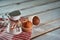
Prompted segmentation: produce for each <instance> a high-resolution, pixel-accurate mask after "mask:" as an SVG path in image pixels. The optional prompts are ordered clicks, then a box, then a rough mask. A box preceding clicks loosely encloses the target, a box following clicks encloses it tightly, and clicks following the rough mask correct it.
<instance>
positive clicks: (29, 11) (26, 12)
mask: <svg viewBox="0 0 60 40" xmlns="http://www.w3.org/2000/svg"><path fill="white" fill-rule="evenodd" d="M57 7H60V1H59V2H55V3H51V4H47V5H43V6H38V7H34V8H30V9H26V10H22V11H21V13H22V15H23V16H25V15H30V14H32V13H37V12H41V11H45V10H48V9H53V8H57Z"/></svg>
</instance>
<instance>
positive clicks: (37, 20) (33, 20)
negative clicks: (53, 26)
mask: <svg viewBox="0 0 60 40" xmlns="http://www.w3.org/2000/svg"><path fill="white" fill-rule="evenodd" d="M32 23H33V24H34V25H38V24H39V23H40V19H39V17H38V16H34V17H33V19H32Z"/></svg>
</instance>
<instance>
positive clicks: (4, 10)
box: [0, 0, 54, 13]
mask: <svg viewBox="0 0 60 40" xmlns="http://www.w3.org/2000/svg"><path fill="white" fill-rule="evenodd" d="M53 1H54V0H53ZM46 2H49V0H48V1H47V0H46ZM46 2H44V1H32V2H27V3H22V4H20V5H12V6H7V7H0V13H7V12H11V11H14V10H19V9H22V8H28V7H30V6H35V5H37V4H43V3H46ZM50 2H52V1H50ZM33 9H34V8H33ZM35 10H36V9H35Z"/></svg>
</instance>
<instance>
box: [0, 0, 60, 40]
mask: <svg viewBox="0 0 60 40" xmlns="http://www.w3.org/2000/svg"><path fill="white" fill-rule="evenodd" d="M6 1H7V0H6ZM6 1H0V4H1V5H0V14H2V13H3V14H5V13H9V12H12V11H14V10H20V12H21V15H22V16H27V17H31V16H34V15H37V16H39V18H40V20H41V24H39V25H38V26H33V30H32V36H31V39H32V40H44V39H45V40H53V38H54V40H55V39H56V38H58V37H59V36H57V35H59V34H55V33H59V30H58V29H59V28H60V0H31V1H27V0H21V1H19V0H17V1H14V0H13V1H11V0H10V1H7V2H6ZM25 1H26V2H25ZM16 3H18V5H17V4H16ZM20 3H21V4H20ZM0 17H1V15H0ZM5 17H6V16H5ZM55 30H58V31H55ZM52 31H55V32H52ZM50 32H51V33H50ZM43 34H45V35H43ZM42 35H43V36H42ZM50 35H51V36H50ZM55 35H56V37H54V36H55ZM40 36H41V37H40ZM48 38H49V39H48ZM50 38H51V39H50ZM56 40H57V39H56ZM58 40H60V39H59V38H58Z"/></svg>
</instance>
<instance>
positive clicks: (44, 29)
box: [32, 20, 60, 38]
mask: <svg viewBox="0 0 60 40" xmlns="http://www.w3.org/2000/svg"><path fill="white" fill-rule="evenodd" d="M59 26H60V20H57V21H54V22H51V23H48V24H47V25H44V26H43V25H42V26H39V27H36V28H33V32H32V38H33V37H34V36H37V35H40V34H42V33H44V32H47V31H50V30H53V29H54V28H58V27H59Z"/></svg>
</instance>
